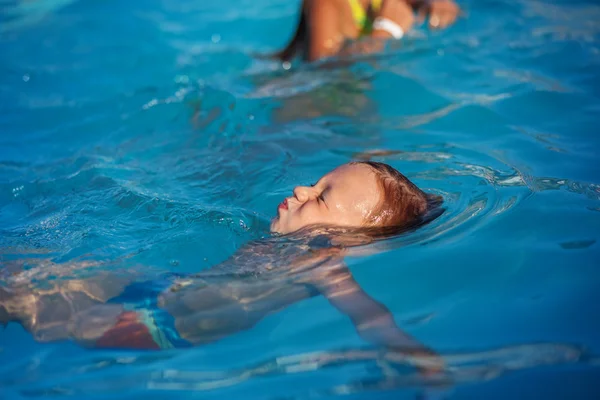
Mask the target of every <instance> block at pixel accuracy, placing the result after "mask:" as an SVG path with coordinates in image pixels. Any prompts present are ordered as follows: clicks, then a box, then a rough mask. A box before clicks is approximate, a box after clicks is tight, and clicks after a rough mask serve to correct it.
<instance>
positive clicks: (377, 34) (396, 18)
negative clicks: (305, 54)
mask: <svg viewBox="0 0 600 400" xmlns="http://www.w3.org/2000/svg"><path fill="white" fill-rule="evenodd" d="M378 17H380V18H385V19H387V20H389V21H391V22H393V23H395V24H396V25H398V26H399V27H400V28H401V29H402V31H403V32H408V31H409V30H410V29H411V28H412V26H413V24H414V22H415V16H414V12H413V10H412V8H411V7H410V6H409V5H408V3H407V2H406V1H405V0H384V1H383V3H382V8H381V11H380V12H379V13H378V14H377V15H376V16H375V18H378ZM368 39H376V40H358V41H352V42H348V43H346V45H345V46H344V47H343V48H342V49H341V51H340V54H341V55H351V54H371V53H377V52H380V51H381V50H382V49H383V46H384V41H383V40H384V39H392V34H391V33H390V32H388V31H386V30H382V29H373V31H372V32H371V33H370V34H369V36H368ZM377 39H379V40H377Z"/></svg>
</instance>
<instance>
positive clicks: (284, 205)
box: [277, 199, 288, 210]
mask: <svg viewBox="0 0 600 400" xmlns="http://www.w3.org/2000/svg"><path fill="white" fill-rule="evenodd" d="M277 209H279V210H287V209H288V202H287V199H283V201H282V202H281V203H280V204H279V206H278V207H277Z"/></svg>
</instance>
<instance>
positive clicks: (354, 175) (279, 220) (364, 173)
mask: <svg viewBox="0 0 600 400" xmlns="http://www.w3.org/2000/svg"><path fill="white" fill-rule="evenodd" d="M381 196H382V191H381V189H380V187H379V184H378V182H377V178H376V175H375V174H374V173H373V171H372V170H371V168H370V167H369V166H366V165H362V164H353V165H350V164H346V165H342V166H341V167H339V168H336V169H335V170H333V171H331V172H330V173H328V174H327V175H325V176H323V177H322V178H321V179H319V181H318V182H317V183H316V184H315V185H314V186H312V187H307V186H298V187H296V188H295V189H294V194H293V196H291V197H288V198H286V199H284V200H283V202H281V204H279V207H278V208H277V217H275V218H273V221H272V222H271V231H273V232H277V233H282V234H285V233H290V232H294V231H297V230H298V229H301V228H303V227H305V226H308V225H313V224H318V225H333V226H346V227H360V226H362V225H363V224H364V222H365V220H366V219H367V218H368V217H369V215H370V214H371V213H372V212H373V211H374V210H375V209H376V207H377V206H378V205H379V202H380V200H381Z"/></svg>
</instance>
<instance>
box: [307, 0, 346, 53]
mask: <svg viewBox="0 0 600 400" xmlns="http://www.w3.org/2000/svg"><path fill="white" fill-rule="evenodd" d="M338 3H339V2H338V1H336V0H313V1H312V2H311V3H310V6H309V7H307V8H306V10H305V11H304V12H306V13H308V40H309V43H308V55H307V58H308V61H315V60H318V59H320V58H324V57H330V56H333V55H335V54H337V53H338V52H339V50H340V49H341V47H342V45H343V43H344V36H343V35H342V34H341V32H340V16H339V15H340V12H339V4H338Z"/></svg>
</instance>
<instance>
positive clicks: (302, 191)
mask: <svg viewBox="0 0 600 400" xmlns="http://www.w3.org/2000/svg"><path fill="white" fill-rule="evenodd" d="M312 192H313V190H311V188H309V187H307V186H296V187H295V188H294V197H295V198H296V200H298V201H299V202H300V203H305V202H307V201H308V200H310V198H311V196H313V193H312Z"/></svg>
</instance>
